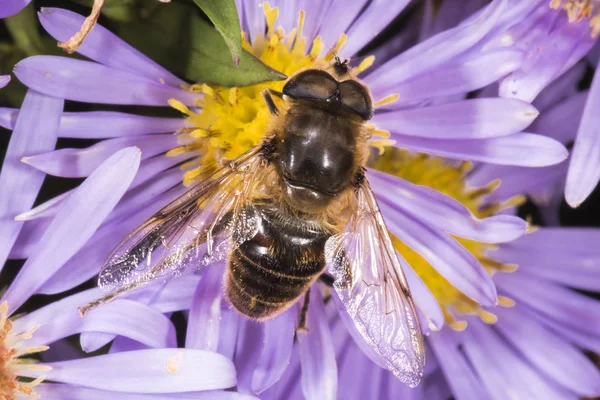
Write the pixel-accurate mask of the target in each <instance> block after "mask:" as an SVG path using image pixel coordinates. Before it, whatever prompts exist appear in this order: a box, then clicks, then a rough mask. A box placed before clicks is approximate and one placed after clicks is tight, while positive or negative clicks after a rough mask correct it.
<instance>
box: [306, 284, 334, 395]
mask: <svg viewBox="0 0 600 400" xmlns="http://www.w3.org/2000/svg"><path fill="white" fill-rule="evenodd" d="M310 290H311V294H310V297H311V301H310V304H309V305H308V315H307V321H306V322H307V328H308V331H299V332H297V337H298V343H299V348H300V363H301V365H302V381H301V386H302V393H304V396H305V397H306V398H307V399H323V400H329V399H331V400H334V399H336V398H337V386H338V376H337V366H336V362H335V351H334V348H333V342H332V341H331V333H330V331H329V325H328V324H327V317H326V315H325V309H324V306H323V298H322V296H321V292H319V288H318V287H317V286H316V285H313V287H312V288H311V289H310Z"/></svg>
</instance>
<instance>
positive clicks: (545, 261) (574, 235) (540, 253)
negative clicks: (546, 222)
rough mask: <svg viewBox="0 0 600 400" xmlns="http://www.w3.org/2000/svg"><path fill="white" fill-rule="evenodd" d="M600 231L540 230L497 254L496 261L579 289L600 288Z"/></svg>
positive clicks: (494, 255)
mask: <svg viewBox="0 0 600 400" xmlns="http://www.w3.org/2000/svg"><path fill="white" fill-rule="evenodd" d="M599 241H600V231H599V230H597V229H586V228H580V229H578V228H538V229H537V230H535V231H534V232H532V233H530V234H528V235H525V236H523V237H521V238H519V239H518V240H516V241H515V242H513V243H509V244H507V245H504V246H501V247H500V249H499V250H498V251H496V252H494V253H493V257H494V259H496V260H499V261H503V262H510V263H516V264H518V265H519V266H520V267H521V269H520V272H521V271H522V273H527V274H528V275H530V276H533V277H537V278H539V279H541V280H550V281H554V282H556V283H557V284H561V285H568V286H572V287H575V288H579V289H584V290H590V291H596V290H598V288H599V287H600V249H599V248H598V246H597V244H598V243H599Z"/></svg>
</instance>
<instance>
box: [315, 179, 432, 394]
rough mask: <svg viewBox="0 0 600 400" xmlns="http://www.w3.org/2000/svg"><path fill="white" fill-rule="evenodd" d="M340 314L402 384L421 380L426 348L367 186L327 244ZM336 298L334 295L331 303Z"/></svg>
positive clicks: (362, 344) (372, 355)
mask: <svg viewBox="0 0 600 400" xmlns="http://www.w3.org/2000/svg"><path fill="white" fill-rule="evenodd" d="M325 252H326V259H327V268H328V271H329V273H331V274H332V275H333V277H334V278H335V282H334V288H335V291H336V293H337V299H336V301H338V300H339V302H341V303H342V304H343V306H344V308H345V310H346V313H344V312H342V313H341V315H342V317H343V319H344V320H345V322H346V323H347V325H348V328H349V331H350V333H351V334H352V336H353V337H354V339H355V341H356V342H357V344H359V346H360V347H361V348H362V349H363V351H365V352H366V354H367V355H368V356H369V357H370V358H371V359H372V360H373V361H374V362H375V363H377V364H378V365H380V366H381V367H384V368H387V369H389V370H390V371H392V372H393V373H394V375H395V376H396V377H397V378H398V379H400V380H401V381H402V382H404V383H405V384H407V385H409V386H411V387H414V386H416V385H417V384H418V383H419V381H420V380H421V378H422V376H423V370H424V368H425V347H424V343H423V338H422V334H421V328H420V326H419V320H418V316H417V313H416V309H415V306H414V303H413V300H412V297H411V294H410V291H409V288H408V284H407V283H406V278H405V277H404V273H403V272H402V269H401V266H400V262H399V261H398V258H397V256H396V251H395V249H394V247H393V245H392V241H391V239H390V237H389V234H388V231H387V228H386V227H385V223H384V221H383V218H382V216H381V212H380V211H379V207H378V206H377V202H376V200H375V196H374V195H373V193H372V191H371V187H370V185H369V184H368V182H366V181H365V183H364V184H363V185H362V188H361V189H359V191H358V193H357V212H356V213H355V215H354V216H353V217H352V219H351V221H350V222H349V224H348V228H347V229H346V232H344V233H342V234H340V235H336V236H333V237H331V238H330V239H329V240H328V242H327V244H326V250H325ZM335 297H336V296H334V298H335Z"/></svg>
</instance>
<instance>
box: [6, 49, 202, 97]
mask: <svg viewBox="0 0 600 400" xmlns="http://www.w3.org/2000/svg"><path fill="white" fill-rule="evenodd" d="M14 74H15V75H16V76H17V78H19V80H20V81H21V82H23V83H24V84H25V85H26V86H28V87H30V88H32V89H35V90H38V91H39V92H41V93H46V94H49V95H54V96H58V97H60V98H63V99H67V100H75V101H81V102H85V103H104V104H131V105H145V106H165V107H167V106H168V101H169V99H177V100H179V101H181V102H182V103H184V104H186V105H189V106H193V105H194V104H195V103H196V101H197V100H199V99H200V98H201V97H202V95H199V94H197V93H192V92H189V91H187V90H183V89H179V88H174V87H171V86H167V85H163V84H161V83H159V82H154V81H152V80H150V79H148V78H145V77H143V76H140V75H138V74H134V73H132V72H126V71H120V70H118V69H114V68H110V67H106V66H104V65H101V64H96V63H94V62H91V61H82V60H76V59H72V58H66V57H57V56H33V57H29V58H26V59H24V60H22V61H20V62H19V63H18V64H17V65H15V68H14Z"/></svg>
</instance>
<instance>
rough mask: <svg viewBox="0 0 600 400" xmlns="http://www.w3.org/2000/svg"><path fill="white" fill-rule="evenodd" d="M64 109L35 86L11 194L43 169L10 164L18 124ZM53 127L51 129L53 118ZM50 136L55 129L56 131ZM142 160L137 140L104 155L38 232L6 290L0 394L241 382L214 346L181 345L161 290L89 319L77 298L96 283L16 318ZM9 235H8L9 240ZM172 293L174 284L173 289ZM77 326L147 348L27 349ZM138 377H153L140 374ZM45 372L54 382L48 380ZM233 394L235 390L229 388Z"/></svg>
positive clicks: (123, 391)
mask: <svg viewBox="0 0 600 400" xmlns="http://www.w3.org/2000/svg"><path fill="white" fill-rule="evenodd" d="M61 108H62V101H60V100H57V99H51V98H49V97H47V96H43V95H40V94H38V93H34V92H32V91H30V92H29V93H28V95H27V97H26V100H25V103H24V106H23V108H22V109H21V110H20V113H19V118H18V121H17V128H16V129H15V132H14V136H13V140H12V141H11V146H12V147H11V148H9V151H8V157H7V164H5V168H7V166H9V167H8V168H9V171H10V172H11V173H12V174H13V175H12V176H9V178H17V177H18V178H20V179H22V180H23V181H24V182H18V181H15V179H9V178H7V177H6V175H4V174H5V171H6V169H3V171H2V175H0V187H1V189H2V192H3V193H5V192H10V190H13V191H15V190H22V191H23V193H24V195H27V194H29V192H28V190H29V191H32V190H37V188H35V187H33V183H35V182H36V180H35V179H34V178H35V175H34V176H32V175H31V171H29V175H28V174H27V172H28V171H27V170H28V169H29V170H30V169H31V168H30V167H28V166H26V165H25V164H18V163H17V165H15V166H14V168H13V169H10V164H8V163H9V162H10V160H11V158H12V157H14V156H16V154H18V153H17V151H18V150H19V147H18V146H16V145H15V143H17V144H20V143H19V141H20V140H21V137H20V133H19V132H20V130H19V128H21V127H23V124H22V121H23V120H25V121H35V118H32V115H35V116H39V115H43V116H44V117H46V119H44V120H42V122H49V121H52V120H54V121H56V122H58V118H59V117H60V112H61ZM48 130H49V131H52V125H50V127H49V128H48ZM55 130H56V125H55V127H54V131H55ZM48 136H50V138H52V137H53V135H52V132H49V133H48ZM41 142H43V140H42V141H41ZM139 162H140V151H139V149H136V148H127V149H123V150H120V151H118V152H116V153H115V154H113V155H112V156H111V157H109V158H108V159H107V160H106V161H105V162H103V163H102V164H101V165H100V166H99V167H98V168H97V169H96V170H95V171H94V172H93V173H92V174H91V175H90V176H89V177H88V178H87V179H86V180H85V181H84V182H83V183H82V184H81V185H80V186H79V187H78V188H77V189H76V190H75V191H74V192H73V193H72V194H71V195H70V196H69V197H68V198H67V199H66V200H65V203H64V205H63V207H62V208H61V210H60V211H59V212H58V213H57V214H56V216H55V217H54V218H53V219H52V221H51V222H50V223H49V226H48V229H47V230H46V232H44V234H43V235H42V237H41V238H40V240H39V241H38V244H37V249H36V251H35V253H34V254H32V255H31V257H29V258H28V259H27V261H26V262H25V265H24V266H23V267H22V269H21V270H20V272H19V274H18V275H17V277H16V278H15V279H14V281H13V282H12V284H11V285H10V286H9V287H8V288H7V289H6V292H5V293H4V294H3V295H2V298H1V299H0V360H1V363H0V395H1V396H2V397H3V398H30V397H29V396H30V395H36V394H37V395H42V396H48V397H51V396H56V397H58V398H66V396H67V395H66V393H68V394H69V395H68V398H90V396H97V398H101V397H102V396H109V395H112V396H118V397H119V398H123V399H126V398H139V396H138V397H136V396H137V395H130V393H134V394H135V393H138V394H139V393H142V394H143V393H158V394H165V393H185V392H194V391H213V390H218V389H225V388H229V387H232V386H234V385H235V383H236V374H235V369H234V367H233V365H232V363H231V361H229V360H228V359H226V358H225V357H223V356H221V355H218V354H216V353H214V352H208V351H196V350H192V349H176V348H175V347H176V341H175V330H174V328H173V326H172V324H171V322H170V321H169V319H168V317H167V316H165V315H164V314H163V313H162V312H160V311H157V310H156V308H158V307H166V310H164V311H169V310H170V308H169V307H173V304H172V303H168V304H166V305H165V302H164V301H161V299H158V301H157V302H156V303H155V304H153V307H155V308H151V307H149V306H145V305H143V304H141V303H139V302H132V301H126V300H123V301H118V302H116V303H114V304H113V305H111V306H110V307H105V308H103V309H102V310H97V311H96V312H94V313H91V314H90V316H89V317H88V318H86V319H82V318H81V317H80V316H79V314H78V312H77V306H79V305H81V304H84V303H86V302H88V301H90V300H92V299H94V298H96V297H98V296H99V295H100V291H99V290H98V289H93V290H88V291H85V292H81V293H78V294H75V295H72V296H69V297H66V298H64V299H62V300H60V301H57V302H55V303H52V304H50V305H48V306H46V307H43V308H41V309H38V310H36V311H34V312H32V313H30V314H27V315H25V316H20V317H16V319H15V318H13V319H12V320H9V319H8V317H9V316H10V315H11V314H13V313H14V311H15V310H16V309H18V308H19V307H20V305H22V304H23V303H24V302H25V301H26V300H27V299H28V298H29V297H30V296H31V295H33V294H34V293H35V292H36V291H37V290H38V289H39V288H40V287H41V286H42V285H43V284H44V283H45V282H46V281H47V280H48V279H50V278H52V277H53V274H54V273H55V272H56V271H57V269H58V268H59V267H60V266H61V265H62V264H63V263H64V261H65V260H67V259H69V258H70V257H71V256H72V255H73V254H74V253H75V252H77V250H78V249H79V248H81V246H82V245H83V244H84V243H85V242H86V241H87V239H88V238H89V237H90V236H91V235H92V234H93V233H94V231H95V230H96V229H97V228H98V226H99V225H100V223H101V222H102V221H103V220H104V218H105V217H106V216H107V215H108V213H109V212H110V210H111V209H113V207H114V206H115V204H116V203H117V202H118V200H119V199H120V198H121V196H122V195H123V194H124V192H125V190H126V188H127V187H128V186H129V185H130V183H131V182H132V180H133V178H134V176H135V173H136V172H137V169H138V166H139ZM34 172H35V171H34ZM15 182H16V183H21V184H22V183H29V184H30V186H27V185H25V186H23V185H21V186H20V187H19V186H15ZM23 188H24V189H23ZM25 189H26V190H25ZM7 208H8V207H7ZM10 224H11V222H10V220H8V219H7V218H5V220H4V221H3V223H2V226H3V228H5V229H7V231H8V232H10V233H13V232H15V231H18V229H19V224H22V222H12V224H14V225H13V226H10ZM13 234H14V233H13ZM8 239H9V238H8V237H7V239H6V241H8ZM8 250H10V249H8ZM176 283H177V282H174V284H176ZM167 293H169V291H168V290H166V291H165V294H167ZM78 333H87V334H89V335H100V336H102V335H104V336H106V335H118V336H120V337H126V338H130V339H132V340H135V341H136V342H138V343H141V344H143V345H144V346H146V347H147V348H148V349H142V350H137V351H124V350H130V349H127V348H125V349H122V350H123V351H122V352H119V353H118V354H117V352H116V351H115V352H114V354H108V355H104V356H98V357H91V358H84V359H73V360H54V361H53V362H43V363H34V364H32V363H31V360H28V359H27V358H24V357H27V356H30V355H32V354H35V353H38V352H43V351H46V350H48V346H49V345H53V344H54V343H56V342H57V341H59V340H61V339H63V338H66V337H68V336H72V335H74V334H78ZM83 339H84V337H83V336H82V346H83V348H84V349H86V348H87V349H88V350H89V346H90V345H92V346H93V343H92V344H90V343H88V342H84V341H83ZM123 366H127V367H125V368H123ZM208 366H210V367H208ZM204 368H206V371H204ZM23 377H25V378H32V381H30V382H23V381H21V380H20V378H23ZM140 377H144V379H145V380H140ZM146 379H147V380H146ZM45 380H49V381H52V382H56V383H53V384H48V383H43V382H44V381H45ZM58 382H62V383H64V384H58ZM107 391H111V393H112V394H108V392H107ZM210 393H213V394H214V395H215V396H221V394H219V393H220V392H219V393H217V392H207V394H200V396H208V395H209V394H210ZM207 398H209V397H207ZM215 398H216V397H215ZM228 398H236V397H235V395H234V394H231V397H228ZM239 398H243V397H239Z"/></svg>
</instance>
